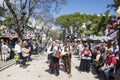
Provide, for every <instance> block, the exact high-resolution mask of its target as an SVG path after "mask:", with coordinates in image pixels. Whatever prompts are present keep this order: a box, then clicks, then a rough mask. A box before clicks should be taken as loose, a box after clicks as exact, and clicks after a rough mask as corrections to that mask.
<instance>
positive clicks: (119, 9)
mask: <svg viewBox="0 0 120 80" xmlns="http://www.w3.org/2000/svg"><path fill="white" fill-rule="evenodd" d="M116 17H117V19H118V20H119V19H120V6H119V7H118V9H117V10H116ZM118 30H119V31H118V46H119V62H120V22H119V23H118Z"/></svg>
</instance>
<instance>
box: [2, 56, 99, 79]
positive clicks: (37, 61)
mask: <svg viewBox="0 0 120 80" xmlns="http://www.w3.org/2000/svg"><path fill="white" fill-rule="evenodd" d="M32 58H33V61H32V62H27V65H28V67H27V68H26V69H23V68H20V67H18V66H15V65H13V66H11V67H9V68H7V69H5V70H3V71H1V72H0V80H97V79H96V78H94V77H95V76H94V75H93V74H92V73H91V72H89V73H86V72H82V73H80V72H79V71H78V70H77V67H78V66H79V59H78V58H77V56H76V55H73V56H72V77H70V78H69V76H68V75H67V74H66V73H65V72H64V71H63V64H62V62H60V65H61V66H60V76H58V77H56V76H55V75H51V74H50V73H49V69H48V64H47V55H46V54H44V55H40V56H39V57H38V56H32Z"/></svg>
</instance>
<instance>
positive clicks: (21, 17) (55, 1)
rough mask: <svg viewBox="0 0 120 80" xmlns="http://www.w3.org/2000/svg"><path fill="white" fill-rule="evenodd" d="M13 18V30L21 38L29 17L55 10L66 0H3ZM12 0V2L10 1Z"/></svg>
mask: <svg viewBox="0 0 120 80" xmlns="http://www.w3.org/2000/svg"><path fill="white" fill-rule="evenodd" d="M4 1H5V3H6V5H7V7H8V9H9V11H10V13H11V14H12V16H13V18H14V20H15V31H16V32H17V33H18V35H19V37H20V38H22V34H23V33H24V29H25V27H26V25H27V22H28V21H29V19H30V17H34V18H37V17H38V16H39V15H40V14H41V13H43V14H45V13H51V12H53V11H54V12H57V11H58V10H59V7H60V5H62V4H65V3H66V0H14V1H13V0H4ZM11 1H12V2H11Z"/></svg>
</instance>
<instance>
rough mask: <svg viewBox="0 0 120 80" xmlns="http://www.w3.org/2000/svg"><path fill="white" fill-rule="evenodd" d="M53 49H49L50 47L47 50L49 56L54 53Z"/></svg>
mask: <svg viewBox="0 0 120 80" xmlns="http://www.w3.org/2000/svg"><path fill="white" fill-rule="evenodd" d="M51 48H52V46H49V47H48V49H47V53H48V54H51V53H53V52H54V51H53V50H52V51H51Z"/></svg>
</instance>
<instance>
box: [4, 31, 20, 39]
mask: <svg viewBox="0 0 120 80" xmlns="http://www.w3.org/2000/svg"><path fill="white" fill-rule="evenodd" d="M3 37H6V38H9V39H11V40H12V39H14V38H18V34H11V33H6V34H4V36H3Z"/></svg>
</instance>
